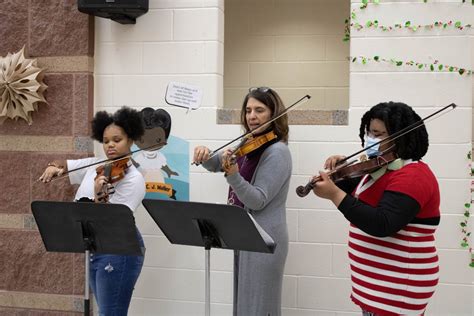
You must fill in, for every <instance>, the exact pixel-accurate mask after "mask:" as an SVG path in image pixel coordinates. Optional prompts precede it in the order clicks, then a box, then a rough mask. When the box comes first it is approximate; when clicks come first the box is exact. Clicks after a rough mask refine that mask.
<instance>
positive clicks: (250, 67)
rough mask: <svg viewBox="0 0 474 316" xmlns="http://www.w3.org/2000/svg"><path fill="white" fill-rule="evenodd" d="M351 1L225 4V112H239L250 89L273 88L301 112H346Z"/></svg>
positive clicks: (246, 0)
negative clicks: (306, 97) (304, 98)
mask: <svg viewBox="0 0 474 316" xmlns="http://www.w3.org/2000/svg"><path fill="white" fill-rule="evenodd" d="M349 14H350V2H349V1H348V0H332V1H323V0H311V1H310V0H291V1H290V0H226V2H225V36H224V38H225V40H224V108H238V107H240V105H241V102H242V99H243V96H244V95H245V93H246V92H247V90H248V88H249V87H254V86H269V87H272V88H274V89H275V90H277V91H278V92H279V93H280V95H281V96H282V98H283V100H284V101H285V104H286V105H290V104H291V103H293V102H294V101H296V100H297V99H299V98H300V97H302V96H304V95H305V94H310V95H311V96H312V99H311V100H310V102H307V103H306V104H304V105H302V106H301V108H302V109H304V108H305V109H313V110H347V109H348V105H349V62H348V61H347V57H348V56H349V43H348V42H343V41H342V38H343V35H344V20H345V19H346V18H348V17H349Z"/></svg>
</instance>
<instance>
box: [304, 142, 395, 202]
mask: <svg viewBox="0 0 474 316" xmlns="http://www.w3.org/2000/svg"><path fill="white" fill-rule="evenodd" d="M395 159H398V155H397V154H396V153H395V152H393V151H391V152H388V153H385V154H383V155H380V156H376V157H374V158H371V159H368V160H365V161H361V162H358V163H353V164H345V165H342V166H341V167H338V168H336V169H334V170H331V171H330V172H329V173H328V176H329V178H330V179H331V180H332V181H334V182H338V181H341V180H344V179H353V178H358V177H361V176H363V175H366V174H369V173H372V172H374V171H376V170H378V169H380V168H382V167H384V166H386V165H388V164H389V163H391V162H392V161H394V160H395ZM321 179H322V178H321V176H318V177H316V178H313V179H312V180H311V181H310V182H308V183H307V184H306V185H305V186H302V185H300V186H299V187H297V188H296V194H298V196H299V197H305V196H306V195H308V194H309V192H311V190H313V189H314V186H315V185H316V183H317V182H318V181H321Z"/></svg>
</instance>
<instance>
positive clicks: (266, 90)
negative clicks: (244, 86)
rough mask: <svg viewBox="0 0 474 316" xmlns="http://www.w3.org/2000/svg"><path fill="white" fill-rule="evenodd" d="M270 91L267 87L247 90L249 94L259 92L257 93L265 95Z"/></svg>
mask: <svg viewBox="0 0 474 316" xmlns="http://www.w3.org/2000/svg"><path fill="white" fill-rule="evenodd" d="M270 90H271V89H270V88H269V87H251V88H249V92H255V91H259V92H263V93H267V92H268V91H270Z"/></svg>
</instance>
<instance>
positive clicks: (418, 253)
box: [313, 102, 440, 316]
mask: <svg viewBox="0 0 474 316" xmlns="http://www.w3.org/2000/svg"><path fill="white" fill-rule="evenodd" d="M419 120H420V117H419V116H418V115H417V114H416V113H415V111H413V109H412V108H411V107H410V106H408V105H406V104H404V103H396V102H388V103H380V104H377V105H376V106H374V107H372V108H371V109H370V110H369V111H367V112H366V113H365V114H364V116H363V117H362V119H361V125H360V134H359V136H360V139H361V142H362V146H364V145H365V147H367V146H368V145H371V144H374V143H375V142H377V141H379V140H382V139H384V138H386V137H388V136H390V135H391V134H394V133H396V132H398V131H400V130H402V129H403V128H405V127H407V126H409V125H411V124H413V123H415V122H417V121H419ZM389 139H390V138H389ZM428 145H429V143H428V133H427V131H426V127H425V125H423V124H421V125H420V127H418V128H416V129H415V130H412V131H411V132H409V133H407V134H405V135H403V136H401V137H399V138H396V139H392V140H390V141H386V142H382V144H381V145H377V146H374V147H372V148H370V149H367V150H366V152H367V155H368V156H369V158H372V157H376V156H380V155H382V154H385V153H387V152H394V153H395V154H396V155H397V156H398V159H396V160H394V161H392V162H391V163H389V164H388V165H387V166H386V167H383V168H382V169H379V170H377V171H375V172H373V173H371V174H367V175H365V176H363V177H361V178H358V179H350V180H343V181H340V182H337V184H335V183H334V182H333V181H332V180H331V179H330V178H329V176H328V174H327V173H326V172H320V176H321V178H322V179H321V180H320V181H318V182H316V183H315V185H314V189H313V191H314V193H315V194H316V195H317V196H319V197H321V198H324V199H329V200H331V201H332V202H333V203H334V205H336V207H337V208H338V209H339V211H340V212H341V213H342V214H343V215H344V217H345V218H346V219H347V220H348V221H349V222H350V230H349V262H350V267H351V282H352V294H351V299H352V301H353V302H354V303H355V304H357V305H359V306H360V307H361V309H362V312H363V315H377V316H381V315H384V316H385V315H423V314H424V312H425V309H426V306H427V304H428V301H429V299H430V298H431V297H432V295H433V293H434V292H435V289H436V285H437V284H438V277H439V276H438V274H439V266H438V255H437V251H436V247H435V238H434V233H435V231H436V228H437V226H438V224H439V221H440V210H439V204H440V194H439V187H438V182H437V180H436V177H435V175H434V174H433V172H432V171H431V170H430V168H429V167H428V165H427V164H426V163H424V162H423V161H422V160H421V158H422V157H423V156H424V155H425V154H426V152H427V151H428ZM344 158H345V157H344V156H340V155H335V156H331V157H329V158H328V159H327V160H326V163H325V166H324V167H325V168H326V169H329V170H332V169H334V168H335V167H336V164H337V162H338V161H340V160H342V159H344Z"/></svg>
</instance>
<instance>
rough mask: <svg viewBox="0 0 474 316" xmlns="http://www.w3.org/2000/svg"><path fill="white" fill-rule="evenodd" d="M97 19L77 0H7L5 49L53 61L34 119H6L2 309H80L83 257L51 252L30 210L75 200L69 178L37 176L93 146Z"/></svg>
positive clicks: (1, 8)
mask: <svg viewBox="0 0 474 316" xmlns="http://www.w3.org/2000/svg"><path fill="white" fill-rule="evenodd" d="M92 23H93V20H92V19H91V18H89V17H88V16H87V15H84V14H82V13H79V12H78V11H77V6H76V1H75V0H45V1H13V0H11V1H2V3H1V5H0V38H1V39H2V40H1V41H0V56H5V55H6V54H7V53H9V52H10V53H14V52H17V51H18V50H20V49H21V48H22V47H23V46H24V47H25V57H26V58H36V59H37V60H38V66H39V67H41V68H46V72H45V76H44V81H45V83H46V84H47V85H48V89H47V90H46V92H45V98H46V100H47V101H48V104H40V105H39V109H38V111H37V112H35V113H34V114H33V124H32V125H31V126H29V125H28V124H27V123H26V122H25V121H22V120H19V121H11V120H7V121H5V122H4V124H3V125H0V144H1V145H0V174H1V175H2V178H1V186H0V187H1V190H0V257H1V258H2V259H1V261H0V314H2V315H3V314H4V315H25V313H28V315H78V314H80V313H79V312H81V311H82V297H81V294H82V293H83V287H84V280H83V278H84V275H83V271H84V264H83V260H84V259H83V256H82V255H75V254H59V253H46V251H45V249H44V246H43V243H42V241H41V237H40V235H39V233H38V230H37V227H36V225H35V222H34V219H33V216H32V214H31V210H30V203H31V202H32V201H34V200H56V201H70V200H72V198H73V196H74V195H73V193H74V188H72V187H71V186H70V185H68V182H67V180H59V181H56V182H53V183H51V184H49V185H45V184H42V183H40V182H36V179H37V178H38V177H39V176H40V175H41V172H42V171H43V170H44V168H45V166H46V164H47V162H49V161H51V160H53V159H61V158H62V159H64V158H66V157H71V158H74V157H84V156H88V155H90V154H91V153H92V150H93V146H92V142H91V141H90V140H89V137H88V135H89V120H90V119H91V115H92V110H93V103H92V102H93V90H92V89H93V78H92V55H93V50H94V47H93V35H91V33H90V30H91V27H93V24H92Z"/></svg>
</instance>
